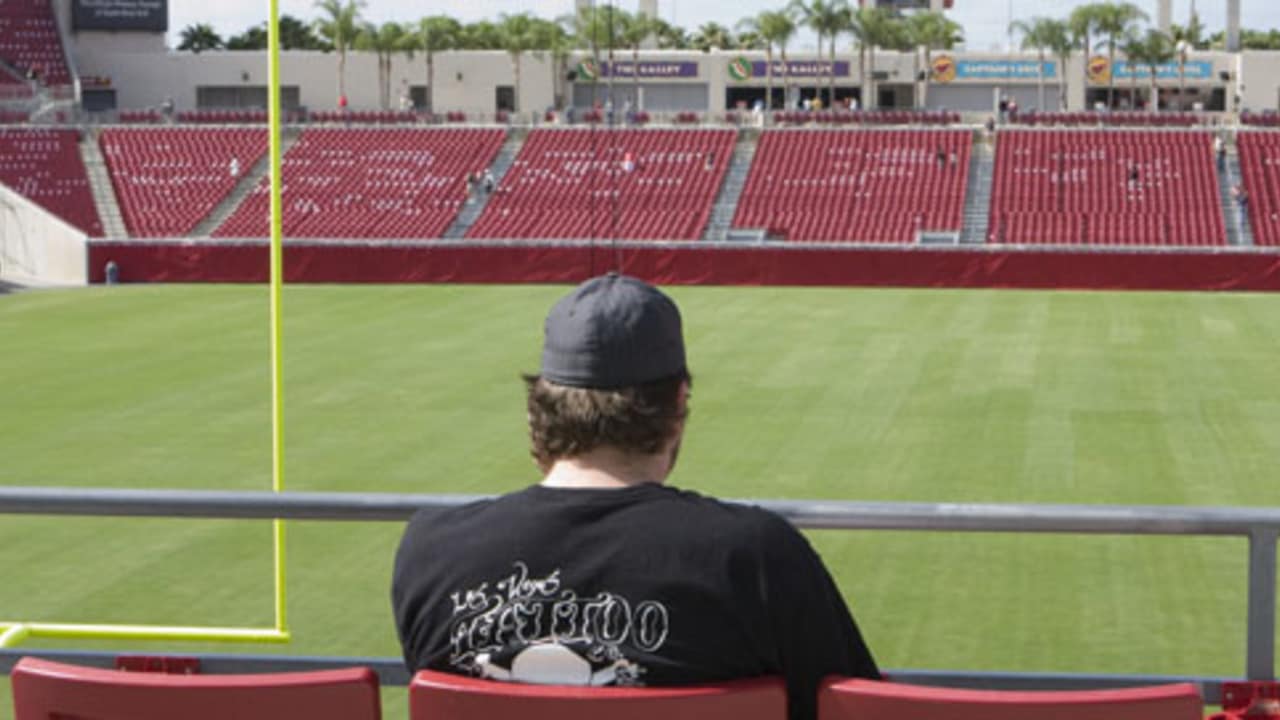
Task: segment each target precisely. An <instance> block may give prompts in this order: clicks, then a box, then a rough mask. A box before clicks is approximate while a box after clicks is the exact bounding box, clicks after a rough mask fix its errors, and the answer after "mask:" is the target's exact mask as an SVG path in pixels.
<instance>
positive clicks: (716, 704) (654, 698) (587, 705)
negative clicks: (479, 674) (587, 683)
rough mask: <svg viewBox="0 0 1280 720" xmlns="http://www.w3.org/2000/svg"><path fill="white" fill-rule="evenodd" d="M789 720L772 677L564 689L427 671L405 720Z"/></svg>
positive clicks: (417, 680) (413, 690) (414, 687)
mask: <svg viewBox="0 0 1280 720" xmlns="http://www.w3.org/2000/svg"><path fill="white" fill-rule="evenodd" d="M508 717H509V718H520V720H601V719H602V718H607V720H655V719H656V720H786V717H787V696H786V690H785V688H784V687H783V684H782V681H781V680H778V679H774V678H762V679H758V680H740V681H735V682H728V683H722V684H718V685H697V686H688V687H665V688H653V687H644V688H621V687H567V686H562V685H521V684H516V683H505V682H496V681H492V680H477V679H474V678H468V677H462V676H460V675H449V674H446V673H439V672H432V671H430V670H424V671H422V672H420V673H418V674H417V675H416V676H415V677H414V678H413V683H412V684H411V685H410V686H409V718H410V720H491V719H492V718H508Z"/></svg>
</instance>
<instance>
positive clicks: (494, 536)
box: [391, 274, 880, 720]
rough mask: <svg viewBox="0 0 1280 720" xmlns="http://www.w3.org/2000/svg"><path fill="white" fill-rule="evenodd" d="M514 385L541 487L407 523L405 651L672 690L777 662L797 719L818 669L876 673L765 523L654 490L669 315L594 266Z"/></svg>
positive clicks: (783, 535) (818, 587) (513, 671)
mask: <svg viewBox="0 0 1280 720" xmlns="http://www.w3.org/2000/svg"><path fill="white" fill-rule="evenodd" d="M544 331H545V338H544V345H543V352H542V369H541V372H540V374H539V375H537V376H533V377H528V378H526V384H527V409H528V419H529V431H530V438H531V441H532V454H533V457H534V459H535V460H536V463H537V466H538V468H539V470H540V471H541V473H542V475H543V479H542V482H541V483H540V484H537V485H534V486H532V487H529V488H526V489H524V490H520V491H517V492H514V493H511V494H508V495H504V496H502V497H499V498H497V499H493V500H485V501H481V502H477V503H474V504H470V505H467V506H464V507H461V508H457V509H453V510H450V511H446V512H443V513H441V512H432V511H423V512H420V513H419V514H418V515H417V516H415V517H414V518H413V520H411V521H410V523H409V526H408V528H407V529H406V531H405V535H404V538H403V540H402V541H401V545H400V549H399V552H398V554H397V556H396V561H395V573H394V579H393V582H392V592H391V596H392V605H393V609H394V612H395V619H396V627H397V630H398V632H399V636H400V642H401V645H402V646H403V649H404V657H405V661H406V663H407V664H408V667H409V669H410V670H412V671H417V670H419V669H424V668H431V669H436V670H444V671H449V672H455V673H460V674H470V675H476V676H481V677H488V678H494V679H499V680H512V681H523V682H533V683H548V684H572V685H682V684H690V683H701V682H719V681H724V680H730V679H737V678H749V677H757V676H766V675H777V676H782V677H784V678H785V680H786V683H787V689H788V695H789V703H790V716H791V718H793V719H794V720H801V719H806V720H808V719H812V718H813V717H814V716H815V713H816V693H817V687H818V682H819V680H820V679H821V678H822V677H823V676H826V675H848V676H858V677H868V678H878V677H879V675H880V673H879V671H878V670H877V668H876V663H875V661H874V660H873V659H872V656H871V653H870V651H869V650H868V649H867V646H866V644H865V643H864V642H863V639H862V636H861V633H860V632H859V631H858V627H857V625H856V624H855V623H854V620H853V618H852V616H851V615H850V613H849V609H848V608H847V607H846V605H845V603H844V600H843V599H842V598H841V596H840V593H839V591H838V589H837V588H836V586H835V584H834V582H833V581H832V579H831V576H830V575H829V574H828V572H827V570H826V568H825V567H824V566H823V563H822V560H821V559H820V558H819V557H818V555H817V554H816V553H815V552H814V550H813V548H812V547H810V545H809V543H808V542H807V541H806V540H805V538H804V536H803V535H801V534H800V533H799V532H798V531H797V530H796V529H795V528H794V527H792V526H791V525H790V524H789V523H788V522H787V521H786V520H784V519H783V518H781V517H779V516H777V515H775V514H772V513H770V512H767V511H765V510H763V509H760V508H757V507H750V506H745V505H735V504H728V503H724V502H720V501H717V500H714V499H711V498H708V497H704V496H701V495H698V494H696V493H693V492H689V491H684V490H678V489H676V488H673V487H670V486H667V485H665V481H666V479H667V476H668V475H669V474H670V473H671V471H672V468H673V467H674V465H675V461H676V457H677V455H678V451H679V449H680V443H681V439H682V438H683V436H684V429H685V422H686V419H687V417H688V402H689V387H690V377H689V374H688V371H687V368H686V364H685V351H684V340H683V336H682V332H681V320H680V312H679V310H678V309H677V308H676V305H675V303H674V302H673V301H672V300H671V299H670V298H668V297H667V296H666V295H664V294H663V293H662V292H660V291H659V290H657V289H655V288H653V287H652V286H650V285H647V284H645V283H643V282H641V281H639V280H636V279H634V278H629V277H625V276H621V275H616V274H610V275H607V276H603V277H597V278H594V279H592V280H589V281H587V282H586V283H584V284H583V285H581V286H579V287H578V288H576V289H575V290H574V291H572V292H571V293H570V294H569V295H567V296H566V297H564V298H562V299H561V300H560V301H559V302H558V303H556V305H555V306H554V307H553V308H552V309H551V312H550V314H549V315H548V316H547V319H546V324H545V328H544Z"/></svg>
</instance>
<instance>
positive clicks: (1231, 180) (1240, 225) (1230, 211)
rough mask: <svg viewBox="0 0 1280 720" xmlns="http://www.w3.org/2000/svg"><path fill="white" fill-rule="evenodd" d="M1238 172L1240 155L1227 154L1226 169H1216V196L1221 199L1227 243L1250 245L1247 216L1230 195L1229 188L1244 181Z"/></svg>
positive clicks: (1251, 237)
mask: <svg viewBox="0 0 1280 720" xmlns="http://www.w3.org/2000/svg"><path fill="white" fill-rule="evenodd" d="M1243 177H1244V175H1243V174H1242V173H1241V172H1240V156H1239V155H1236V154H1234V153H1233V154H1229V155H1227V163H1226V169H1225V171H1224V170H1219V171H1218V197H1219V198H1220V199H1221V201H1222V219H1223V222H1225V223H1226V228H1227V244H1228V245H1252V244H1253V233H1252V232H1250V231H1249V218H1248V216H1247V214H1246V213H1243V212H1241V211H1240V206H1239V205H1237V204H1236V201H1235V198H1234V197H1232V196H1231V188H1232V187H1234V186H1235V185H1236V183H1242V182H1244V181H1243V180H1242V178H1243Z"/></svg>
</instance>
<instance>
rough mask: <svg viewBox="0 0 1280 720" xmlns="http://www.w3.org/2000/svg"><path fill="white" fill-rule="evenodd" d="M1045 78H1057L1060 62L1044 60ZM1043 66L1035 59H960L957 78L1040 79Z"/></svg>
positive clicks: (957, 66)
mask: <svg viewBox="0 0 1280 720" xmlns="http://www.w3.org/2000/svg"><path fill="white" fill-rule="evenodd" d="M1043 70H1044V75H1043V77H1044V79H1045V80H1056V79H1057V77H1058V63H1057V62H1056V61H1054V60H1046V61H1045V62H1044V68H1043ZM1040 71H1041V67H1040V63H1039V62H1037V61H1035V60H960V61H957V62H956V79H957V80H1039V79H1040V78H1041V77H1042V76H1041V75H1040Z"/></svg>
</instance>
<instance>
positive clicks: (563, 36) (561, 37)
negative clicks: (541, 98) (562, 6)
mask: <svg viewBox="0 0 1280 720" xmlns="http://www.w3.org/2000/svg"><path fill="white" fill-rule="evenodd" d="M565 23H566V19H565V18H561V19H560V20H558V21H551V20H540V21H538V23H537V25H536V26H535V33H536V34H537V35H538V42H537V44H538V47H541V48H544V49H546V50H547V52H548V53H550V54H551V93H552V102H553V103H554V104H555V107H556V108H562V107H564V106H565V102H564V96H565V93H564V89H565V88H564V83H565V77H566V76H568V74H569V68H568V65H569V57H570V56H571V55H572V53H573V51H574V49H575V48H576V47H577V43H576V42H574V38H573V35H572V34H571V33H570V32H569V31H568V30H566V29H565Z"/></svg>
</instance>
